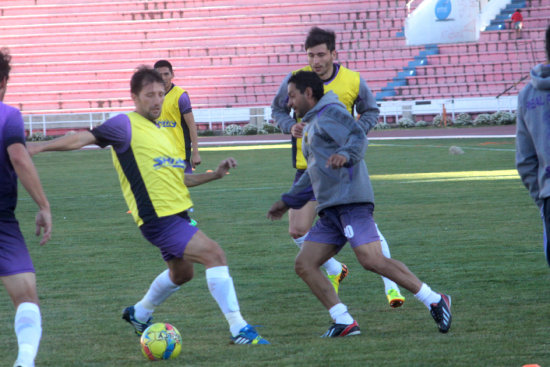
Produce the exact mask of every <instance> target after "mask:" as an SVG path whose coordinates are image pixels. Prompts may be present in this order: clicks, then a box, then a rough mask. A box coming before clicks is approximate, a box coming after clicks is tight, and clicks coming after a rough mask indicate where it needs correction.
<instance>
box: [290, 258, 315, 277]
mask: <svg viewBox="0 0 550 367" xmlns="http://www.w3.org/2000/svg"><path fill="white" fill-rule="evenodd" d="M311 267H312V264H311V263H310V262H309V261H308V260H307V259H304V258H303V257H301V256H298V257H297V258H296V260H295V261H294V271H295V272H296V274H297V275H298V276H299V277H300V278H302V277H303V275H304V274H306V273H307V272H308V271H309V270H310V269H311Z"/></svg>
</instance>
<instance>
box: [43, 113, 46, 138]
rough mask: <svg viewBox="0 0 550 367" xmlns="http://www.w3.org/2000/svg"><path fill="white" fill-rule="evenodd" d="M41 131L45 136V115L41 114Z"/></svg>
mask: <svg viewBox="0 0 550 367" xmlns="http://www.w3.org/2000/svg"><path fill="white" fill-rule="evenodd" d="M42 133H43V134H44V136H46V115H44V114H43V115H42Z"/></svg>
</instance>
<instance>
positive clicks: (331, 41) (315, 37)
mask: <svg viewBox="0 0 550 367" xmlns="http://www.w3.org/2000/svg"><path fill="white" fill-rule="evenodd" d="M323 43H324V44H326V45H327V49H328V50H329V51H334V50H336V34H335V33H334V31H331V30H328V29H322V28H319V27H313V28H311V29H310V30H309V33H308V35H307V38H306V42H305V44H304V47H305V48H306V50H307V49H308V48H312V47H315V46H318V45H322V44H323Z"/></svg>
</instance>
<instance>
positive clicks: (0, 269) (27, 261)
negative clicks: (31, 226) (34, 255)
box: [0, 221, 34, 276]
mask: <svg viewBox="0 0 550 367" xmlns="http://www.w3.org/2000/svg"><path fill="white" fill-rule="evenodd" d="M20 273H34V266H33V265H32V260H31V255H30V254H29V250H28V249H27V245H25V239H24V238H23V235H22V234H21V230H20V229H19V223H18V222H17V221H9V222H6V221H0V276H8V275H14V274H20Z"/></svg>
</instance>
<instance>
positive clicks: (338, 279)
mask: <svg viewBox="0 0 550 367" xmlns="http://www.w3.org/2000/svg"><path fill="white" fill-rule="evenodd" d="M348 273H349V269H348V267H347V266H346V264H344V263H342V271H341V272H340V274H336V275H327V277H328V280H330V283H331V284H332V286H333V287H334V290H335V291H336V294H338V288H340V283H342V280H344V278H345V277H347V276H348Z"/></svg>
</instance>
